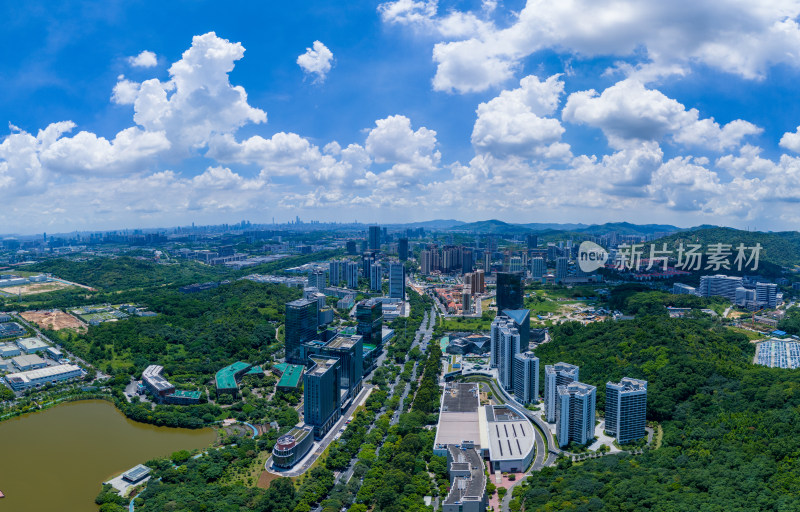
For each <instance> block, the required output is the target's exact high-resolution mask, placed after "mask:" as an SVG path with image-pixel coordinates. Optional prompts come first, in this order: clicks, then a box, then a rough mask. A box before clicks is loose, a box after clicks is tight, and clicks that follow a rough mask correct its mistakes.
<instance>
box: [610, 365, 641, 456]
mask: <svg viewBox="0 0 800 512" xmlns="http://www.w3.org/2000/svg"><path fill="white" fill-rule="evenodd" d="M646 416H647V381H646V380H639V379H631V378H629V377H623V378H622V380H621V381H619V382H606V417H605V421H606V426H605V430H606V432H608V433H609V435H612V436H614V437H616V438H617V442H618V443H619V444H627V443H630V442H632V441H636V440H637V439H641V438H643V437H644V436H645V434H646V432H645V426H646V425H647V419H646Z"/></svg>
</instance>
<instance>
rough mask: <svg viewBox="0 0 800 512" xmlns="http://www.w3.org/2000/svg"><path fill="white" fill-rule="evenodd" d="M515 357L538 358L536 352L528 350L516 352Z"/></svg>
mask: <svg viewBox="0 0 800 512" xmlns="http://www.w3.org/2000/svg"><path fill="white" fill-rule="evenodd" d="M514 357H517V358H519V359H537V357H536V354H534V353H533V352H531V351H530V350H528V351H527V352H520V353H519V354H515V355H514Z"/></svg>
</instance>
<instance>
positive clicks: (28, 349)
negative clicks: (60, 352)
mask: <svg viewBox="0 0 800 512" xmlns="http://www.w3.org/2000/svg"><path fill="white" fill-rule="evenodd" d="M17 345H19V348H21V349H22V350H23V351H24V352H25V353H26V354H35V353H37V352H41V351H43V350H47V348H48V347H49V346H50V345H48V344H47V343H45V342H44V341H42V340H40V339H39V338H22V339H21V340H17Z"/></svg>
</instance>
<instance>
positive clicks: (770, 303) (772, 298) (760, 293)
mask: <svg viewBox="0 0 800 512" xmlns="http://www.w3.org/2000/svg"><path fill="white" fill-rule="evenodd" d="M756 303H758V305H759V306H762V307H768V308H774V307H777V305H778V285H777V284H775V283H756Z"/></svg>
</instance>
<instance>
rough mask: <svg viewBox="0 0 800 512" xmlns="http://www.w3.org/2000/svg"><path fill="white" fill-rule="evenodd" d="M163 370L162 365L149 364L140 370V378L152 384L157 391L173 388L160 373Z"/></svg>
mask: <svg viewBox="0 0 800 512" xmlns="http://www.w3.org/2000/svg"><path fill="white" fill-rule="evenodd" d="M163 371H164V367H163V366H159V365H157V364H151V365H150V366H148V367H147V368H145V369H144V371H143V372H142V380H144V381H146V382H147V383H148V384H150V385H151V386H153V387H154V388H156V389H157V390H159V391H165V390H167V389H170V388H173V387H174V386H173V385H172V384H170V383H169V381H168V380H167V379H165V378H164V376H163V375H161V373H162V372H163Z"/></svg>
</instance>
